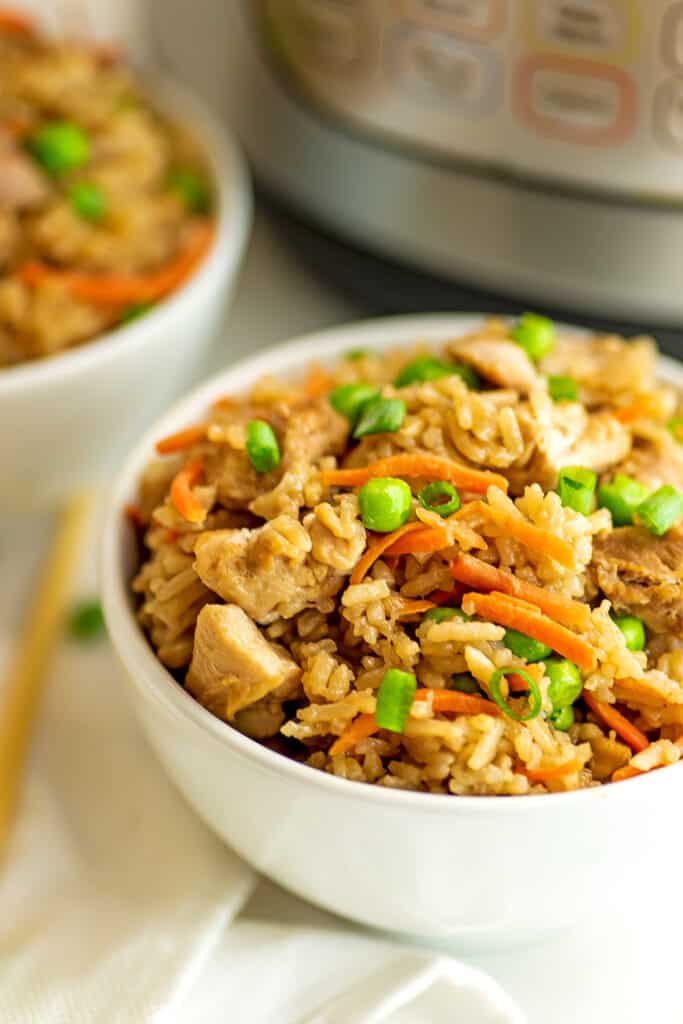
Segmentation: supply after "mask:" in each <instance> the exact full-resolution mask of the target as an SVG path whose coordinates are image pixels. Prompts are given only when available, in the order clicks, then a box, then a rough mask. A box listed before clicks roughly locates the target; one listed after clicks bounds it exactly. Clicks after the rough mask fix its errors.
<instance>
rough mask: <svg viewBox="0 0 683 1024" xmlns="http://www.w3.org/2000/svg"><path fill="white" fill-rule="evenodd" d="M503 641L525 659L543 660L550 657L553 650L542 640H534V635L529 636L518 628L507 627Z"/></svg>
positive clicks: (517, 655) (514, 652)
mask: <svg viewBox="0 0 683 1024" xmlns="http://www.w3.org/2000/svg"><path fill="white" fill-rule="evenodd" d="M503 643H504V644H505V646H506V647H507V648H508V650H510V651H512V653H513V654H514V655H515V657H517V658H524V660H525V661H531V662H534V661H543V659H544V658H547V657H549V655H551V654H552V653H553V652H552V648H551V647H548V646H546V644H542V643H541V642H540V640H534V638H533V637H531V636H527V635H526V633H520V632H519V631H518V630H516V629H506V630H505V636H504V637H503Z"/></svg>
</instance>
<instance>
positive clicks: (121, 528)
mask: <svg viewBox="0 0 683 1024" xmlns="http://www.w3.org/2000/svg"><path fill="white" fill-rule="evenodd" d="M485 318H486V314H476V313H472V314H470V313H467V314H458V313H454V314H448V313H436V314H411V315H407V316H396V317H382V318H377V319H370V320H361V321H355V322H353V323H348V324H343V325H341V326H336V327H332V328H328V329H324V330H321V331H316V332H312V333H308V334H305V335H302V336H299V337H296V338H294V339H291V340H290V341H286V342H284V343H281V344H279V345H272V346H269V347H268V348H265V349H262V350H260V351H258V352H257V353H256V354H255V355H253V356H247V357H245V358H242V359H240V360H238V361H237V362H235V363H233V364H231V365H230V366H228V367H227V368H226V369H224V370H222V371H220V372H219V373H217V374H214V375H212V376H211V377H210V378H209V379H207V380H206V381H204V382H203V383H202V384H200V385H199V387H197V388H195V389H194V390H192V391H191V392H190V393H189V394H187V395H186V396H185V397H184V398H181V399H180V400H179V401H177V402H176V403H175V404H174V405H173V406H172V407H171V409H170V410H168V411H167V412H166V413H165V414H164V415H163V416H162V417H160V418H159V419H158V420H157V421H156V423H155V424H153V425H152V427H151V428H150V429H149V430H147V432H146V433H145V434H144V436H143V437H142V438H141V440H140V441H139V442H138V444H137V445H136V446H135V448H134V449H133V450H132V452H131V453H130V454H129V456H128V458H127V459H126V460H125V463H124V464H123V466H122V468H121V469H120V471H119V473H118V475H117V478H116V480H115V481H114V484H113V487H112V488H111V490H110V494H109V498H110V502H109V509H108V512H107V515H106V520H105V523H104V527H103V531H102V535H101V545H100V564H99V568H100V579H101V594H102V602H103V608H104V615H105V620H106V623H107V628H108V631H109V635H110V638H111V641H112V644H113V646H114V648H115V650H116V652H117V654H118V656H119V659H120V660H121V662H122V664H123V665H124V667H125V669H126V675H127V683H128V684H129V685H131V686H133V687H135V688H136V689H137V690H138V691H139V693H140V695H141V696H142V697H145V698H147V699H149V700H152V701H153V702H154V703H156V704H157V705H159V706H163V708H164V710H165V711H166V712H167V713H170V714H171V715H172V716H173V718H175V719H176V720H184V721H185V722H187V723H188V724H189V725H190V726H191V727H192V728H193V729H194V728H196V729H199V730H200V731H202V732H204V733H206V734H209V735H210V736H213V737H214V739H216V740H218V741H219V742H220V743H222V744H225V746H226V747H228V748H230V749H231V751H232V753H233V754H236V755H237V756H239V757H242V758H244V759H246V760H248V761H250V762H251V763H252V765H253V766H254V767H255V768H258V769H259V770H260V771H262V772H267V773H275V774H276V775H280V776H288V777H289V778H290V779H291V780H292V782H295V783H296V782H300V783H303V784H309V785H312V786H317V787H320V788H322V789H325V790H326V791H327V792H328V793H329V794H330V796H331V797H332V796H334V797H342V798H349V799H357V800H361V801H364V802H365V801H367V802H370V803H373V804H376V805H379V806H382V807H384V808H385V809H387V810H388V809H389V808H391V809H393V810H396V809H399V810H400V809H401V808H406V809H407V808H412V807H415V808H422V809H423V811H424V812H425V813H427V812H429V813H435V812H436V813H439V814H457V813H468V814H477V815H479V814H484V815H486V814H498V813H501V812H502V813H505V814H523V813H533V812H536V811H537V810H538V808H539V807H540V808H543V807H545V808H547V810H548V812H550V811H551V809H553V808H554V809H555V810H556V811H559V810H560V809H567V810H568V809H569V807H570V805H573V804H575V803H577V802H579V803H581V804H586V805H587V804H588V802H591V804H594V803H595V801H596V800H598V801H604V800H610V801H611V802H612V803H614V801H615V800H617V801H618V800H624V799H629V795H630V794H632V793H633V792H634V789H633V787H634V786H639V787H641V792H642V793H643V795H644V794H645V789H644V787H646V786H653V785H658V782H657V779H659V780H660V783H661V780H662V778H663V777H664V778H667V777H668V778H669V779H671V778H672V775H673V773H672V771H671V769H672V768H674V767H676V766H675V765H670V766H668V770H667V771H665V772H650V773H645V774H643V775H642V776H640V777H636V778H633V779H629V780H625V782H626V781H627V782H628V783H629V785H626V784H625V782H624V783H622V784H621V785H610V784H608V785H601V786H594V787H590V788H588V789H581V790H572V791H569V792H565V793H546V794H521V795H519V796H514V797H510V796H502V795H491V796H483V795H466V796H458V797H457V799H448V796H449V794H442V793H424V792H415V791H410V790H398V789H396V790H394V789H388V788H385V787H383V786H373V785H369V784H360V783H357V782H354V781H352V780H348V779H343V778H339V777H337V776H334V775H331V774H329V773H328V772H323V771H319V770H316V769H314V768H311V767H310V766H309V765H306V764H303V763H301V762H298V761H295V760H293V759H292V758H288V757H286V756H285V755H283V754H279V753H276V752H275V751H272V750H269V749H268V748H267V747H264V746H263V745H262V744H260V743H259V742H258V741H257V740H254V739H251V738H250V737H248V736H245V735H243V734H242V733H240V732H239V731H238V730H237V729H235V728H234V727H232V726H230V725H228V724H227V723H226V722H224V721H222V719H219V718H217V717H216V716H215V715H212V714H211V713H210V712H209V711H207V710H206V709H205V708H204V707H203V706H202V705H201V704H200V703H199V702H198V701H197V700H195V698H194V697H192V696H191V695H190V694H189V693H187V691H186V690H185V689H184V688H183V687H182V686H181V685H180V684H179V683H178V682H177V681H176V680H175V679H174V677H173V676H172V675H171V673H170V672H169V671H168V670H167V669H166V668H165V667H164V666H163V665H162V663H161V662H160V661H159V659H158V658H157V657H156V655H155V654H154V652H153V650H152V648H151V646H150V645H149V643H148V641H147V638H146V637H145V635H144V633H143V632H142V630H141V628H140V627H139V625H138V623H137V621H136V619H135V614H134V608H133V603H132V599H131V593H130V587H129V582H130V581H129V578H128V577H127V576H126V572H125V562H126V557H125V556H126V550H127V549H129V548H130V545H131V543H132V532H131V531H132V528H131V527H130V525H129V524H128V523H127V521H126V518H125V514H124V512H125V507H126V505H127V504H128V503H130V502H131V500H133V499H134V497H135V493H136V486H137V482H138V479H139V475H140V473H141V471H142V469H143V468H144V466H145V464H146V463H147V461H148V460H149V459H150V458H151V457H153V456H154V443H155V441H156V440H158V438H160V437H164V436H165V435H167V434H169V433H172V432H174V431H176V430H178V429H180V428H181V427H182V426H184V425H186V424H187V423H189V422H192V418H193V417H195V416H196V415H197V413H198V412H200V411H204V410H205V408H206V406H207V405H208V404H209V403H210V402H211V401H212V400H214V399H215V398H217V397H219V396H220V395H221V394H225V393H226V391H230V390H232V391H233V392H237V393H239V392H240V391H242V390H244V389H245V388H247V387H248V386H250V384H251V383H253V382H254V381H255V380H257V379H258V378H259V377H260V376H263V375H265V374H278V376H285V377H287V376H293V377H295V378H296V377H297V376H298V375H299V374H300V373H302V372H303V371H304V369H305V367H306V365H307V363H308V362H310V361H312V360H313V361H316V362H321V363H322V364H323V365H324V364H325V363H326V362H332V361H333V360H334V359H336V358H338V357H339V356H340V355H341V354H342V353H343V352H344V351H345V350H346V349H349V348H353V347H357V346H358V345H359V343H362V344H363V346H365V347H368V348H375V349H379V350H383V349H387V348H391V347H394V346H400V345H405V344H409V343H410V342H411V341H412V342H420V341H425V342H431V343H434V342H437V341H441V342H443V341H445V340H447V339H448V338H449V337H454V336H457V335H458V334H460V333H464V332H466V331H468V330H472V329H473V328H475V327H477V326H478V325H480V324H481V322H482V320H483V319H485ZM558 326H562V327H566V328H567V329H570V330H571V331H572V332H573V333H576V334H577V335H584V334H588V333H590V332H589V331H588V330H587V329H586V328H581V327H576V326H574V325H568V324H562V325H558ZM658 364H659V367H660V370H661V371H662V375H663V376H664V377H665V378H666V379H667V380H669V381H672V382H676V383H677V384H678V385H679V386H681V387H683V364H682V363H679V362H677V361H676V360H674V359H671V358H669V357H666V356H660V357H659V360H658ZM680 766H683V761H681V765H680ZM680 766H679V767H680ZM537 797H540V799H537Z"/></svg>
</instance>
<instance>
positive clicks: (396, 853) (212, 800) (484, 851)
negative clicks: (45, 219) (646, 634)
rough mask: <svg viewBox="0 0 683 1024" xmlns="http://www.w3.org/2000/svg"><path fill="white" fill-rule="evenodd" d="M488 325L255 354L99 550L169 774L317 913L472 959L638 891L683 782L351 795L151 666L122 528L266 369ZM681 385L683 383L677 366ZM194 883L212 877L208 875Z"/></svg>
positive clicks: (118, 514) (135, 696) (159, 428)
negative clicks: (467, 952)
mask: <svg viewBox="0 0 683 1024" xmlns="http://www.w3.org/2000/svg"><path fill="white" fill-rule="evenodd" d="M478 321H479V318H476V317H460V316H433V317H425V316H416V317H400V318H395V319H386V320H378V321H374V322H373V321H370V322H367V323H361V324H357V325H354V326H351V327H348V326H346V327H341V328H336V329H334V330H330V331H324V332H322V333H320V334H316V335H312V336H309V337H307V338H303V339H301V340H297V341H294V342H291V343H289V344H285V345H281V346H279V347H278V348H273V349H269V350H268V351H265V352H261V353H260V354H258V355H256V356H255V357H253V358H251V359H248V360H245V361H243V362H240V363H239V364H238V365H236V366H233V367H232V368H230V369H228V370H226V371H225V372H224V373H222V374H220V375H219V376H217V377H215V378H213V379H212V380H211V381H210V382H208V383H207V384H205V385H204V386H203V387H201V388H199V389H198V390H197V391H195V392H194V393H193V394H192V395H190V397H189V398H187V399H185V400H184V401H183V402H181V403H180V404H179V405H177V406H176V407H175V408H174V409H172V410H171V412H170V413H169V414H168V415H167V416H165V417H164V418H163V419H162V420H161V422H160V423H158V424H157V425H156V426H155V427H154V429H153V430H152V431H150V432H149V433H148V434H147V436H146V437H145V438H144V439H143V440H142V441H141V442H140V443H139V444H138V445H137V446H136V448H135V451H134V453H133V454H132V455H131V457H130V458H129V459H128V461H127V462H126V464H125V467H124V469H123V471H122V472H121V474H120V476H119V479H118V481H117V483H116V485H115V489H114V493H113V500H112V502H111V506H110V513H109V516H108V521H107V524H106V526H105V532H104V538H103V551H102V564H101V569H102V587H103V601H104V610H105V615H106V620H107V625H108V628H109V632H110V635H111V638H112V641H113V643H114V646H115V648H116V651H117V653H118V655H119V657H120V659H121V661H122V663H123V665H124V667H125V669H126V677H127V680H128V687H129V690H130V695H131V697H132V701H133V705H134V708H135V711H136V713H137V715H138V717H139V719H140V722H141V723H142V726H143V728H144V730H145V733H146V734H147V736H148V738H149V741H150V743H151V744H152V746H153V748H154V749H155V750H156V752H157V754H158V756H159V758H160V760H161V762H162V763H163V764H164V765H165V767H166V770H167V771H168V774H169V775H170V777H171V778H172V779H173V781H174V782H175V783H176V785H177V786H178V788H179V789H180V790H181V792H182V793H183V794H184V796H185V797H186V799H187V800H188V801H189V803H190V804H191V805H192V806H193V807H194V808H195V810H196V811H197V812H198V814H199V815H200V816H201V817H202V818H203V819H204V821H205V822H206V823H207V824H208V825H209V826H210V827H211V828H212V829H214V830H215V831H216V832H217V833H218V834H219V835H220V836H222V838H223V839H224V840H225V841H226V842H228V843H229V844H230V846H232V847H233V848H234V849H235V850H236V851H237V852H238V853H240V854H241V855H242V856H243V857H244V858H245V859H246V860H248V861H249V862H250V863H251V864H253V865H254V866H255V867H256V868H258V870H259V871H262V872H263V873H264V874H266V875H269V876H270V877H271V878H273V879H274V880H275V881H276V882H279V883H280V884H281V885H283V886H285V887H286V888H288V889H291V890H292V891H293V892H295V893H297V894H299V895H300V896H303V897H305V898H306V899H308V900H310V901H312V902H313V903H316V904H319V905H320V906H322V907H325V908H326V909H328V910H332V911H335V912H336V913H338V914H342V915H344V916H346V917H349V918H353V919H354V920H356V921H359V922H362V923H363V924H367V925H373V926H376V927H380V928H385V929H390V930H394V931H402V932H408V933H412V934H418V935H429V936H432V937H435V936H439V937H446V936H448V937H450V939H451V940H453V939H456V940H461V941H462V942H463V943H464V944H465V945H466V946H470V947H471V946H474V945H487V944H491V943H493V944H500V943H503V944H509V943H512V942H518V941H528V940H531V939H534V938H538V937H539V936H540V935H542V934H543V933H545V932H547V931H548V930H550V929H555V928H559V927H562V926H564V925H566V924H568V923H570V922H571V921H573V920H575V919H576V918H577V917H578V916H579V915H580V914H582V913H583V912H584V911H587V910H589V909H591V908H593V909H597V908H599V907H600V905H601V904H602V902H603V900H604V897H605V894H606V892H607V891H608V890H609V889H610V888H612V887H615V886H627V885H628V884H629V878H630V875H631V873H632V872H634V871H636V870H638V866H639V865H640V864H641V863H642V862H643V858H644V857H645V856H646V855H647V854H648V852H649V854H650V856H651V857H652V858H653V861H654V859H655V858H657V861H658V862H659V863H660V864H661V863H662V862H663V859H664V857H665V854H666V852H667V850H669V849H675V848H676V846H675V843H674V836H675V832H674V831H673V822H674V819H675V818H676V815H677V806H678V801H679V800H680V795H681V792H682V783H683V774H682V773H683V768H682V767H679V766H674V767H671V768H667V769H665V770H663V771H658V772H653V773H652V774H651V775H647V776H643V777H641V778H637V779H633V780H631V781H628V782H622V783H618V784H613V785H608V786H600V787H596V788H593V789H589V790H583V791H579V792H573V793H563V794H557V795H546V796H527V797H493V796H491V797H449V796H439V795H432V794H426V793H411V792H401V791H392V790H387V789H382V788H381V787H373V786H370V785H363V784H360V783H356V782H348V781H346V780H344V779H339V778H336V777H333V776H331V775H327V774H325V773H323V772H320V771H316V770H314V769H312V768H309V767H307V766H306V765H302V764H298V763H296V762H295V761H292V760H289V759H287V758H285V757H283V756H282V755H280V754H276V753H273V752H272V751H270V750H268V749H266V748H265V747H263V746H260V745H259V744H258V743H256V742H255V741H253V740H251V739H248V738H247V737H246V736H243V735H241V734H240V733H239V732H237V731H236V730H235V729H232V728H231V727H230V726H228V725H226V724H225V723H223V722H221V721H220V720H219V719H217V718H215V717H214V716H213V715H211V714H209V712H208V711H206V710H205V709H204V708H203V707H201V705H199V704H198V703H197V702H196V701H195V700H194V699H193V698H192V697H191V696H190V695H189V694H187V693H186V692H185V691H184V690H183V689H182V687H180V686H179V685H178V684H177V683H176V682H175V681H174V679H173V678H172V676H171V675H170V674H169V673H168V672H167V671H166V670H165V669H164V667H163V665H162V664H161V662H159V661H158V660H157V658H156V657H155V655H154V653H153V652H152V649H151V647H150V646H149V645H148V643H147V640H146V639H145V637H144V635H143V633H142V632H141V630H140V629H139V627H138V625H137V623H136V621H135V617H134V611H133V601H132V599H131V594H130V590H129V582H130V579H131V576H132V574H133V573H134V571H135V569H136V559H137V557H138V554H137V547H136V541H135V537H134V535H133V531H132V529H131V527H130V526H129V525H128V523H127V522H126V519H125V517H124V512H123V510H124V506H125V505H126V504H127V503H128V502H130V501H132V500H134V498H135V494H136V485H137V481H138V479H139V477H140V474H141V472H142V470H143V467H144V466H145V464H146V462H147V460H148V459H149V458H150V456H151V455H152V454H153V447H154V441H155V439H158V438H159V437H162V436H164V435H166V434H169V433H171V432H173V431H175V430H177V429H179V428H180V427H181V426H184V425H187V424H188V423H192V422H195V421H196V420H197V419H199V418H201V416H202V415H204V413H205V411H206V408H207V407H208V405H209V403H210V402H211V401H212V400H213V399H214V398H216V397H217V396H219V395H224V394H226V393H231V392H241V391H243V390H244V389H246V388H248V387H249V385H251V384H252V383H253V382H254V381H255V380H256V379H257V378H258V377H260V376H261V375H263V374H265V373H272V374H279V375H282V376H287V375H296V374H300V373H301V372H302V370H303V368H304V367H305V365H306V364H307V363H308V362H309V361H310V360H311V359H315V360H318V361H320V360H322V361H323V362H325V361H333V360H334V358H335V357H337V356H339V355H340V354H341V353H342V352H343V351H344V350H346V349H348V348H355V347H359V346H364V347H366V346H367V347H372V348H378V349H382V348H385V347H387V346H389V345H395V344H401V343H408V342H411V341H414V340H416V339H418V338H419V339H427V340H435V341H436V340H443V339H445V338H447V337H453V336H455V335H457V334H459V333H462V332H464V331H465V330H471V329H472V328H473V326H475V325H476V323H477V322H478ZM663 362H665V363H666V365H665V367H664V371H665V373H666V376H667V377H668V379H669V380H673V381H675V382H677V383H679V384H681V383H683V368H681V367H680V366H679V365H678V364H676V363H673V362H672V361H670V360H666V361H664V360H663ZM197 870H198V871H200V870H201V866H200V865H198V867H197Z"/></svg>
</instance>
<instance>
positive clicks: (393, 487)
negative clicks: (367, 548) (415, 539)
mask: <svg viewBox="0 0 683 1024" xmlns="http://www.w3.org/2000/svg"><path fill="white" fill-rule="evenodd" d="M358 504H359V506H360V515H361V519H362V520H363V525H364V526H366V527H367V528H368V530H375V531H376V532H377V533H391V532H392V531H393V530H397V529H398V528H399V526H403V524H404V523H405V521H406V520H407V518H408V516H409V515H410V512H411V509H412V507H413V495H412V492H411V490H410V487H409V486H408V484H407V483H406V482H405V480H399V479H397V478H396V477H392V476H378V477H375V479H374V480H368V482H367V483H366V484H363V486H362V487H361V489H360V491H359V492H358Z"/></svg>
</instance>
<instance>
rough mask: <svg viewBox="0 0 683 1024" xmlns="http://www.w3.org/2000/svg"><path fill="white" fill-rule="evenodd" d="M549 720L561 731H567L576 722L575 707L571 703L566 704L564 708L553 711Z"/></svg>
mask: <svg viewBox="0 0 683 1024" xmlns="http://www.w3.org/2000/svg"><path fill="white" fill-rule="evenodd" d="M548 721H549V722H550V723H551V725H553V726H554V727H555V728H556V729H559V730H560V732H567V731H568V730H569V729H571V727H572V726H573V724H574V708H573V707H572V706H571V704H565V706H564V707H563V708H558V709H557V711H551V712H550V714H549V715H548Z"/></svg>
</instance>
